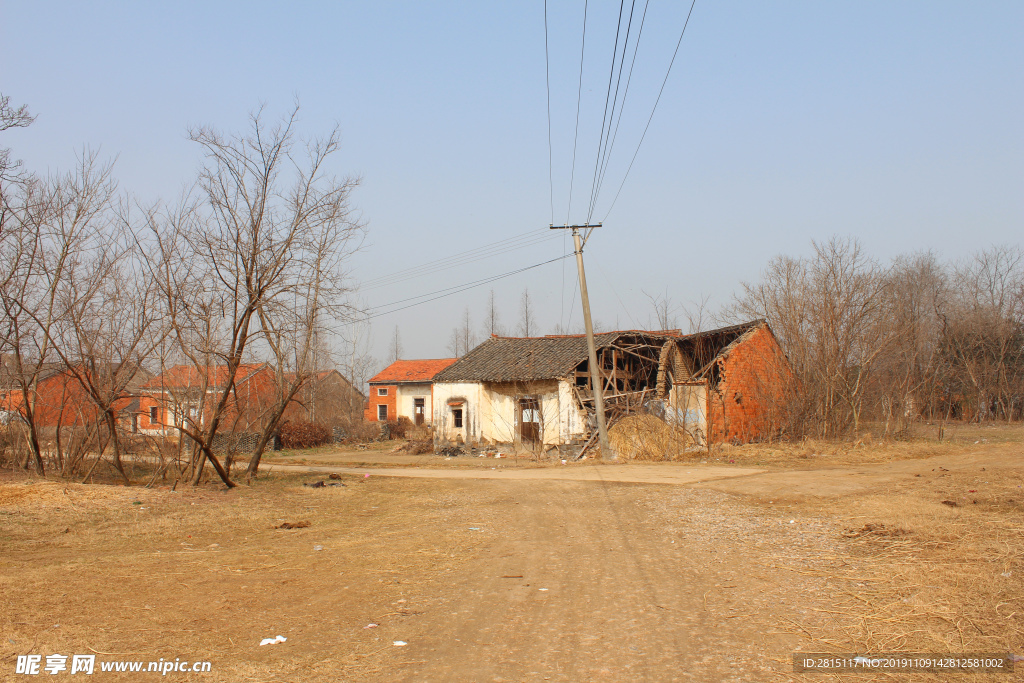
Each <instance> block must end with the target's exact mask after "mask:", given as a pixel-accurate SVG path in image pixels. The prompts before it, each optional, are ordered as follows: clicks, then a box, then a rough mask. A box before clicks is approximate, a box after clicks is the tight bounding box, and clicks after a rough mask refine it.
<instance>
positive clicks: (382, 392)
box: [377, 387, 388, 396]
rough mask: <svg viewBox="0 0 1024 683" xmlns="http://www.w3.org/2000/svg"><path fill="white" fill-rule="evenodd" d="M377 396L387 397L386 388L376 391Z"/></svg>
mask: <svg viewBox="0 0 1024 683" xmlns="http://www.w3.org/2000/svg"><path fill="white" fill-rule="evenodd" d="M377 395H378V396H387V395H388V390H387V387H383V388H380V389H377Z"/></svg>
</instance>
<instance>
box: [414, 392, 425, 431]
mask: <svg viewBox="0 0 1024 683" xmlns="http://www.w3.org/2000/svg"><path fill="white" fill-rule="evenodd" d="M426 409H427V406H426V399H422V398H414V399H413V400H412V413H413V418H414V421H415V422H416V424H417V425H422V424H423V420H424V419H425V418H424V414H425V412H426Z"/></svg>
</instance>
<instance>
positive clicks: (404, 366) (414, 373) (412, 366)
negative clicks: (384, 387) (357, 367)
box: [369, 358, 458, 384]
mask: <svg viewBox="0 0 1024 683" xmlns="http://www.w3.org/2000/svg"><path fill="white" fill-rule="evenodd" d="M457 360H458V358H425V359H420V360H396V361H395V362H394V363H392V364H391V365H389V366H387V367H386V368H384V369H383V370H381V371H380V372H378V373H377V374H376V375H374V376H373V377H371V378H370V382H369V383H370V384H397V383H400V382H429V381H431V380H432V379H434V375H436V374H437V373H439V372H441V371H442V370H444V369H445V368H447V367H448V366H449V365H451V364H452V363H454V362H455V361H457Z"/></svg>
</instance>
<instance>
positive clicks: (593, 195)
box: [587, 0, 636, 223]
mask: <svg viewBox="0 0 1024 683" xmlns="http://www.w3.org/2000/svg"><path fill="white" fill-rule="evenodd" d="M635 11H636V0H632V2H631V3H630V6H629V21H628V23H627V24H626V37H625V39H624V40H623V41H622V54H621V55H618V35H616V45H615V51H614V52H613V53H612V73H609V75H608V76H609V79H608V88H609V91H610V90H611V76H612V74H613V73H614V72H615V71H616V69H615V59H616V57H618V60H619V67H618V75H617V76H616V77H615V95H614V97H612V100H611V103H612V106H611V111H610V112H609V115H608V117H607V118H608V127H607V129H604V128H603V126H604V122H603V121H602V137H601V139H600V141H599V142H598V154H597V162H596V163H595V164H594V180H593V183H592V184H591V186H590V204H589V205H588V207H587V222H588V223H589V222H590V219H591V218H593V215H594V205H595V204H596V203H597V197H598V195H599V194H600V192H601V170H602V169H603V168H604V167H605V165H606V164H607V163H608V154H609V153H610V151H611V149H610V144H609V143H610V142H611V137H612V124H613V123H614V121H615V107H616V106H617V105H618V102H619V90H620V89H621V87H622V67H623V66H624V64H625V62H626V52H627V50H628V49H629V35H630V33H631V31H632V29H633V14H634V12H635ZM619 12H620V16H619V26H620V27H621V25H622V17H621V12H622V5H621V4H620V8H619ZM605 106H607V100H606V101H605Z"/></svg>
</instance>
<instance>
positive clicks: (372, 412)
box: [363, 384, 398, 422]
mask: <svg viewBox="0 0 1024 683" xmlns="http://www.w3.org/2000/svg"><path fill="white" fill-rule="evenodd" d="M378 389H384V390H386V391H387V396H380V395H379V393H380V392H379V391H378ZM397 398H398V385H395V384H378V385H371V386H370V400H369V403H368V405H367V406H366V412H365V413H363V417H365V418H366V421H367V422H378V419H377V415H378V412H377V411H378V410H379V409H378V408H377V406H387V410H388V420H390V421H394V420H397V419H398V403H397Z"/></svg>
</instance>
